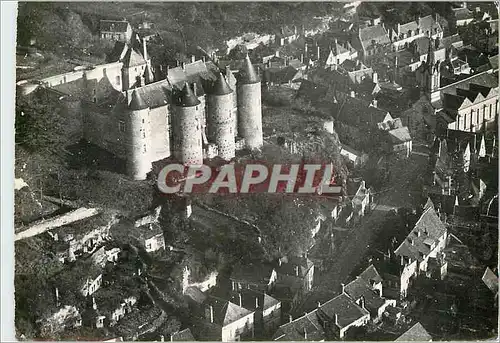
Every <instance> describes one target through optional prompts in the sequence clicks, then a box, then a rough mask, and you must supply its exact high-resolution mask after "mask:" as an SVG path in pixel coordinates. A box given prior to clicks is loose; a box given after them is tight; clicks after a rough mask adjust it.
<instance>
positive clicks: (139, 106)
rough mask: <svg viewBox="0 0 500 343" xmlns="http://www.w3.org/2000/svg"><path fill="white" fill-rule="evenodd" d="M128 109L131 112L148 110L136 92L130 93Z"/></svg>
mask: <svg viewBox="0 0 500 343" xmlns="http://www.w3.org/2000/svg"><path fill="white" fill-rule="evenodd" d="M131 97H132V100H130V105H129V108H130V109H131V110H133V111H139V110H143V109H146V108H148V105H147V104H146V102H145V101H144V100H143V99H142V98H141V96H140V95H139V93H138V92H137V91H135V90H134V91H133V92H132V95H131Z"/></svg>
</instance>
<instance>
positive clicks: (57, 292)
mask: <svg viewBox="0 0 500 343" xmlns="http://www.w3.org/2000/svg"><path fill="white" fill-rule="evenodd" d="M59 305H61V304H60V302H59V288H57V287H56V306H59Z"/></svg>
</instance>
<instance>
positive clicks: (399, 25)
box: [398, 23, 401, 39]
mask: <svg viewBox="0 0 500 343" xmlns="http://www.w3.org/2000/svg"><path fill="white" fill-rule="evenodd" d="M400 34H401V24H399V23H398V39H399V35H400Z"/></svg>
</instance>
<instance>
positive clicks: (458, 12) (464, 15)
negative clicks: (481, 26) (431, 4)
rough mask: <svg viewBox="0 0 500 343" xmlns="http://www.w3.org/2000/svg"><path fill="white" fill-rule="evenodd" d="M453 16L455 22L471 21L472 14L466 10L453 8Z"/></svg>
mask: <svg viewBox="0 0 500 343" xmlns="http://www.w3.org/2000/svg"><path fill="white" fill-rule="evenodd" d="M452 10H453V16H454V17H455V19H456V20H465V19H473V18H474V16H473V13H472V12H471V11H470V10H469V9H468V8H453V9H452Z"/></svg>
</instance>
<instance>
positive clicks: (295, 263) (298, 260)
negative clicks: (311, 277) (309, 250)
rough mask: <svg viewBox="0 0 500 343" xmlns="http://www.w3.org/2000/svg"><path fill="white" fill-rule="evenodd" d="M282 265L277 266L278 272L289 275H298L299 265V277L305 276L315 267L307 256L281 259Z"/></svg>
mask: <svg viewBox="0 0 500 343" xmlns="http://www.w3.org/2000/svg"><path fill="white" fill-rule="evenodd" d="M281 260H282V262H281V265H278V266H277V267H276V272H277V273H278V274H284V275H289V276H297V267H298V271H299V275H298V277H300V278H303V277H305V276H306V275H307V273H308V272H309V270H310V269H311V268H312V267H313V265H314V264H313V262H312V261H311V260H310V259H308V258H307V257H298V256H288V257H285V258H282V259H281Z"/></svg>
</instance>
